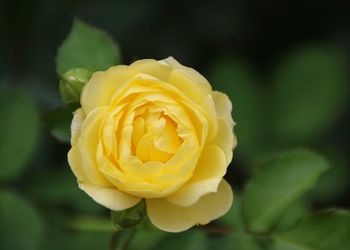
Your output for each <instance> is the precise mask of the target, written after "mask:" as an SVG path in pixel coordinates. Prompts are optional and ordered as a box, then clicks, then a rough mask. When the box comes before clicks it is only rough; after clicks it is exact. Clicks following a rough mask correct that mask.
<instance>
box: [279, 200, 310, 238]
mask: <svg viewBox="0 0 350 250" xmlns="http://www.w3.org/2000/svg"><path fill="white" fill-rule="evenodd" d="M309 212H310V207H309V205H308V204H307V202H306V201H304V200H299V201H297V202H296V203H295V204H294V205H292V206H291V207H290V208H289V209H288V211H287V212H286V213H285V215H284V216H283V217H282V218H281V220H280V221H279V223H278V225H277V227H276V229H275V231H279V232H284V231H286V230H288V229H290V228H291V227H293V226H294V225H295V224H297V223H298V222H299V220H300V219H301V218H302V217H303V216H305V215H307V214H308V213H309Z"/></svg>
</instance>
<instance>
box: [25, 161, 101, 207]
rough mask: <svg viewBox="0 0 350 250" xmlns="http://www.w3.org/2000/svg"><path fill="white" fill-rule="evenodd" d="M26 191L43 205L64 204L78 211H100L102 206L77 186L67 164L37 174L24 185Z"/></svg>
mask: <svg viewBox="0 0 350 250" xmlns="http://www.w3.org/2000/svg"><path fill="white" fill-rule="evenodd" d="M26 190H27V192H28V193H29V194H30V195H31V196H32V197H33V198H35V200H38V201H40V202H42V203H44V204H45V205H53V206H59V205H64V206H65V207H70V208H73V209H75V210H78V211H79V212H89V213H95V212H101V211H103V207H101V206H100V205H98V204H97V203H96V202H94V201H93V200H92V199H91V198H90V197H89V196H88V195H87V194H85V193H84V192H83V191H82V190H80V189H79V188H78V184H77V180H76V178H75V176H74V175H73V174H72V173H71V171H70V168H69V166H64V167H61V168H60V169H59V170H55V171H48V172H46V173H43V174H37V175H36V178H32V179H31V180H30V181H29V182H28V183H27V186H26Z"/></svg>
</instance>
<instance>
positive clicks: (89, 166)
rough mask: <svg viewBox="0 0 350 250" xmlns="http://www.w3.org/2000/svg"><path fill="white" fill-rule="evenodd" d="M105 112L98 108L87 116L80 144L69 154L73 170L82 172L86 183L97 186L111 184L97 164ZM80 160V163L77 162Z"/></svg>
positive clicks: (104, 109) (82, 127) (82, 126)
mask: <svg viewBox="0 0 350 250" xmlns="http://www.w3.org/2000/svg"><path fill="white" fill-rule="evenodd" d="M105 111H106V108H98V109H95V110H93V111H92V112H91V113H89V114H88V115H87V117H86V119H85V120H84V122H83V123H82V125H81V135H80V137H79V139H78V142H77V144H76V145H75V146H74V147H73V148H72V149H71V151H72V153H70V154H68V161H69V163H70V165H71V167H72V169H79V170H81V171H82V172H83V173H84V176H85V177H86V181H87V182H88V183H92V184H95V185H104V184H105V185H107V184H109V182H108V181H107V180H106V178H105V177H104V176H103V175H102V174H101V172H100V171H99V170H98V165H97V162H96V152H97V145H98V142H99V130H100V125H101V121H102V119H103V116H104V114H105ZM75 148H76V150H75ZM77 154H78V155H79V156H77ZM78 158H79V161H78V160H77V159H78ZM78 165H79V166H78Z"/></svg>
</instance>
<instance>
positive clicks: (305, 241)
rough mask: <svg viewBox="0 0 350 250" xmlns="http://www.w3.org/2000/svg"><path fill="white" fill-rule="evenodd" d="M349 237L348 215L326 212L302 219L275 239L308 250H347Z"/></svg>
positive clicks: (349, 217)
mask: <svg viewBox="0 0 350 250" xmlns="http://www.w3.org/2000/svg"><path fill="white" fill-rule="evenodd" d="M349 235H350V213H349V212H348V211H327V212H321V213H316V214H314V215H311V216H308V217H305V218H303V219H302V220H301V221H300V223H299V224H297V225H296V226H295V227H294V228H292V229H291V230H289V231H287V232H285V233H280V234H277V235H275V238H276V239H278V240H282V241H286V242H289V243H290V244H295V245H297V246H304V247H305V249H309V250H330V249H337V250H347V249H350V237H349ZM302 249H303V248H302Z"/></svg>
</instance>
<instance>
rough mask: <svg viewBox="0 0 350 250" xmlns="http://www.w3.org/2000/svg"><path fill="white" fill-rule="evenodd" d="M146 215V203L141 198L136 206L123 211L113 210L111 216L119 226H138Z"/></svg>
mask: <svg viewBox="0 0 350 250" xmlns="http://www.w3.org/2000/svg"><path fill="white" fill-rule="evenodd" d="M145 215H146V204H145V201H144V200H141V201H140V202H139V203H137V204H136V205H135V206H133V207H131V208H128V209H126V210H123V211H111V218H112V221H113V223H114V224H115V226H116V227H117V228H131V227H135V226H137V225H138V224H139V223H140V222H141V221H142V220H143V219H144V217H145Z"/></svg>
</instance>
